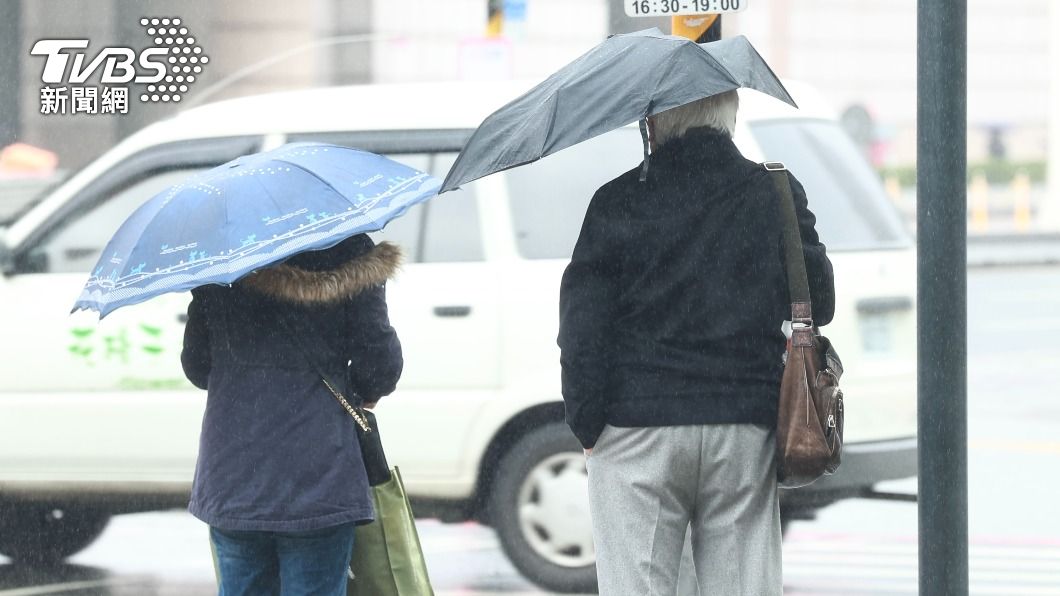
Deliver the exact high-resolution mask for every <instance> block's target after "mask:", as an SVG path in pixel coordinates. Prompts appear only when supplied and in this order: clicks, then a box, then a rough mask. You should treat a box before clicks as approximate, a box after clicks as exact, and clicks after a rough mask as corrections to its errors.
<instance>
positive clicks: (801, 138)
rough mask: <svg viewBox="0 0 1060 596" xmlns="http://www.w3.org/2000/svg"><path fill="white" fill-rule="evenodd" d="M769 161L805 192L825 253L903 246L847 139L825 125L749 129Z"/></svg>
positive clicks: (893, 218) (892, 216) (902, 234)
mask: <svg viewBox="0 0 1060 596" xmlns="http://www.w3.org/2000/svg"><path fill="white" fill-rule="evenodd" d="M750 129H751V133H752V135H753V136H754V138H755V140H756V141H757V142H758V144H759V146H760V147H761V148H762V154H763V155H764V156H765V158H766V159H767V160H769V161H781V162H784V165H786V166H787V167H788V169H789V170H791V173H792V174H794V175H795V177H796V178H798V179H799V182H801V183H802V185H803V187H804V188H805V189H806V196H807V198H808V199H809V201H810V210H811V211H813V213H814V215H816V216H817V233H818V234H819V235H820V236H821V241H822V242H824V244H825V245H826V246H827V247H828V248H829V249H830V250H865V249H875V248H886V247H890V246H905V245H907V244H908V243H909V236H908V234H907V232H906V230H905V227H904V226H903V224H902V221H901V218H900V217H899V215H898V212H897V210H896V209H895V208H894V206H893V205H892V204H891V202H890V200H889V199H888V198H887V195H886V194H884V192H883V187H882V186H881V185H880V181H879V178H878V177H877V176H876V174H875V173H874V172H873V171H872V169H871V168H870V167H869V165H868V164H867V163H866V162H865V160H864V158H863V157H862V156H861V153H860V152H859V151H858V149H857V147H855V146H854V143H853V142H851V140H850V137H848V136H847V134H846V133H845V132H844V131H843V129H841V128H840V127H839V125H838V124H836V123H834V122H831V121H828V120H775V121H760V122H752V123H750Z"/></svg>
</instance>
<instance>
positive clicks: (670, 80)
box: [439, 29, 797, 192]
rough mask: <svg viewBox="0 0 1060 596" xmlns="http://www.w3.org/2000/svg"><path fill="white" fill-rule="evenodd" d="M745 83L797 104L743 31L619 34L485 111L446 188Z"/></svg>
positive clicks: (656, 30)
mask: <svg viewBox="0 0 1060 596" xmlns="http://www.w3.org/2000/svg"><path fill="white" fill-rule="evenodd" d="M741 87H746V88H749V89H755V90H757V91H761V92H762V93H765V94H767V95H771V96H773V97H776V98H777V99H780V100H782V101H784V102H787V103H789V104H791V105H792V106H795V101H794V100H793V99H792V98H791V96H790V95H789V94H788V92H787V90H786V89H784V85H782V84H781V83H780V79H778V78H777V76H776V75H775V74H773V71H772V70H771V69H770V68H769V66H768V65H767V64H766V62H765V60H763V59H762V57H761V56H760V55H759V54H758V52H757V51H755V49H754V47H752V46H751V43H750V42H749V41H747V38H745V37H743V36H738V37H733V38H730V39H724V40H721V41H713V42H710V43H704V44H697V43H695V42H694V41H692V40H689V39H686V38H684V37H675V36H673V35H663V34H662V33H661V32H660V31H659V30H658V29H648V30H645V31H640V32H637V33H630V34H626V35H614V36H612V37H610V38H608V39H607V40H606V41H604V42H603V43H601V44H600V45H598V46H596V47H595V48H593V49H592V50H589V51H588V52H587V53H586V54H584V55H583V56H581V57H580V58H578V59H577V60H575V61H574V62H571V63H570V64H568V65H567V66H564V67H563V68H561V69H560V70H559V71H557V72H556V73H555V74H553V75H552V76H550V77H549V78H547V79H545V81H544V82H542V83H541V84H539V85H537V86H536V87H534V88H533V89H531V90H530V91H527V92H526V93H525V94H523V95H522V96H520V97H518V98H516V99H515V100H514V101H512V102H511V103H509V104H508V105H506V106H504V107H502V108H501V109H499V110H497V111H496V112H494V113H493V114H491V115H490V116H489V117H488V118H486V119H485V120H484V121H483V122H482V124H481V125H479V127H478V129H477V130H476V131H475V133H474V134H473V135H472V136H471V139H470V140H468V142H467V145H465V146H464V150H463V151H461V152H460V156H459V157H457V160H456V163H454V164H453V167H452V169H451V170H449V174H448V176H446V178H445V182H444V183H443V184H442V188H441V190H440V191H439V192H445V191H447V190H452V189H454V188H456V187H458V186H460V185H461V184H465V183H467V182H470V181H472V180H476V179H478V178H481V177H483V176H487V175H489V174H492V173H494V172H499V171H501V170H505V169H508V168H512V167H515V166H519V165H523V164H526V163H530V162H532V161H535V160H538V159H541V158H542V157H544V156H546V155H550V154H552V153H555V152H556V151H559V150H561V149H566V148H567V147H570V146H571V145H574V144H576V143H580V142H582V141H585V140H587V139H591V138H593V137H595V136H597V135H600V134H603V133H605V132H608V131H611V130H614V129H616V128H620V127H622V126H625V125H627V124H630V123H632V122H636V121H638V120H642V119H644V118H646V117H648V116H651V115H654V114H658V113H659V112H664V111H666V110H669V109H671V108H676V107H678V106H681V105H684V104H686V103H690V102H693V101H695V100H697V99H702V98H704V97H710V96H712V95H717V94H719V93H724V92H725V91H731V90H733V89H738V88H741ZM796 107H797V106H796Z"/></svg>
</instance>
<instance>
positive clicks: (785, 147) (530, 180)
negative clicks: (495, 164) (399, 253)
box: [504, 119, 909, 259]
mask: <svg viewBox="0 0 1060 596" xmlns="http://www.w3.org/2000/svg"><path fill="white" fill-rule="evenodd" d="M750 128H751V132H752V134H753V136H754V138H755V140H756V141H757V142H758V144H759V146H760V147H761V149H762V153H763V155H764V156H765V158H766V159H767V160H769V161H782V162H784V164H785V165H786V166H787V167H788V168H789V169H790V170H791V171H792V173H794V174H795V176H796V177H797V178H798V179H799V181H800V182H801V183H802V184H803V186H804V187H805V188H806V193H807V195H808V196H809V201H810V209H811V210H812V211H813V212H814V214H815V215H816V216H817V232H818V234H820V236H821V241H822V242H824V243H825V245H826V246H827V247H828V249H829V250H839V251H843V250H872V249H881V248H890V247H900V246H907V245H908V244H909V236H908V234H907V233H906V231H905V228H904V227H903V225H902V221H901V219H900V218H899V216H898V213H897V211H896V210H895V209H894V207H893V206H892V205H891V203H890V201H889V200H888V198H887V195H886V194H884V192H883V187H882V185H881V184H880V182H879V179H878V177H877V176H876V174H875V173H874V172H873V171H872V169H871V168H870V167H869V166H868V164H867V163H866V162H865V161H864V159H862V157H861V155H860V154H859V153H858V150H857V148H856V147H855V146H854V144H853V143H852V142H851V141H850V139H849V138H848V137H847V136H846V133H844V132H843V130H842V129H841V128H839V126H838V125H837V124H835V123H833V122H830V121H827V120H809V119H799V120H794V119H793V120H775V121H760V122H755V123H752V124H751V126H750ZM642 157H643V156H642V146H641V140H640V133H639V131H638V130H637V129H636V128H632V127H628V128H622V129H619V130H615V131H612V132H609V133H607V134H604V135H601V136H598V137H596V138H594V139H590V140H588V141H586V142H584V143H580V144H578V145H575V146H573V147H570V148H568V149H564V150H563V151H560V152H558V153H556V154H554V155H550V156H548V157H546V158H544V159H542V160H540V161H537V162H534V163H531V164H527V165H525V166H520V167H518V168H513V169H511V170H508V171H507V172H505V174H504V175H505V178H506V182H507V185H508V194H509V196H510V198H511V209H512V217H513V220H514V225H515V235H516V241H517V244H518V248H519V252H520V254H522V255H523V257H525V258H528V259H568V258H570V256H571V253H573V252H574V244H575V242H577V240H578V233H579V232H580V230H581V224H582V219H583V218H584V217H585V211H586V209H587V208H588V206H589V201H590V200H591V199H592V197H593V194H594V193H595V192H596V189H598V188H599V187H600V186H602V185H603V184H605V183H606V182H608V181H609V180H611V179H613V178H615V177H616V176H618V175H620V174H622V173H623V172H625V171H627V170H629V169H631V168H634V167H636V166H637V165H638V164H639V163H640V161H641V159H642Z"/></svg>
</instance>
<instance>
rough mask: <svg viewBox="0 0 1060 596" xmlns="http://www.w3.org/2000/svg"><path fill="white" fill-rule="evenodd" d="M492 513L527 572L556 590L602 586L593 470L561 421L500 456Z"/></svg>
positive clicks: (506, 543)
mask: <svg viewBox="0 0 1060 596" xmlns="http://www.w3.org/2000/svg"><path fill="white" fill-rule="evenodd" d="M496 478H497V479H496V483H495V484H494V487H493V491H492V493H491V494H490V501H489V507H490V520H491V521H492V524H493V527H494V529H495V530H496V531H497V534H498V536H499V538H500V542H501V546H502V547H503V548H504V552H505V554H506V555H508V558H509V559H510V560H511V562H512V564H513V565H515V567H516V569H518V570H519V571H520V572H521V573H522V574H523V575H524V576H525V577H526V578H527V579H529V580H530V581H532V582H534V583H535V584H537V585H539V586H541V587H543V588H545V589H548V590H552V591H554V592H567V593H570V592H582V593H585V592H592V593H595V592H596V589H597V587H596V551H595V549H594V548H593V531H592V523H591V521H590V518H589V476H588V474H587V473H586V470H585V456H584V455H583V454H582V449H581V445H580V444H579V443H578V441H577V439H575V438H574V436H573V435H572V434H571V432H570V429H568V428H567V427H566V426H565V425H564V424H562V423H552V424H547V425H545V426H542V427H541V428H538V429H536V430H533V431H531V432H529V433H527V434H526V435H525V436H524V437H522V438H521V439H519V440H518V441H517V442H516V443H515V444H514V445H512V446H511V448H510V449H509V450H508V452H507V453H506V454H505V456H504V457H503V458H502V459H501V461H500V464H499V470H498V473H497V477H496Z"/></svg>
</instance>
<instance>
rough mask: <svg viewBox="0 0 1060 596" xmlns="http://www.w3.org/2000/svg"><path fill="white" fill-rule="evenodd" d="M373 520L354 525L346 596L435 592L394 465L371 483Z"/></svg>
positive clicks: (431, 594) (426, 595) (406, 595)
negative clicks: (378, 481) (383, 479)
mask: <svg viewBox="0 0 1060 596" xmlns="http://www.w3.org/2000/svg"><path fill="white" fill-rule="evenodd" d="M372 500H373V501H374V503H375V521H374V522H372V523H370V524H366V525H363V526H357V534H356V538H355V539H354V544H353V560H352V561H350V570H351V571H352V576H353V577H352V578H351V579H350V581H349V583H348V584H347V586H346V595H347V596H434V590H433V589H432V588H431V582H430V579H429V578H428V576H427V563H426V561H424V559H423V548H422V547H420V536H419V534H418V533H417V532H416V523H415V520H414V519H413V517H412V507H411V506H410V505H409V498H408V495H406V494H405V484H404V482H402V480H401V473H400V472H399V471H398V469H397V468H393V469H392V470H391V476H390V480H388V481H386V482H384V483H382V484H380V485H378V486H373V487H372Z"/></svg>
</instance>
